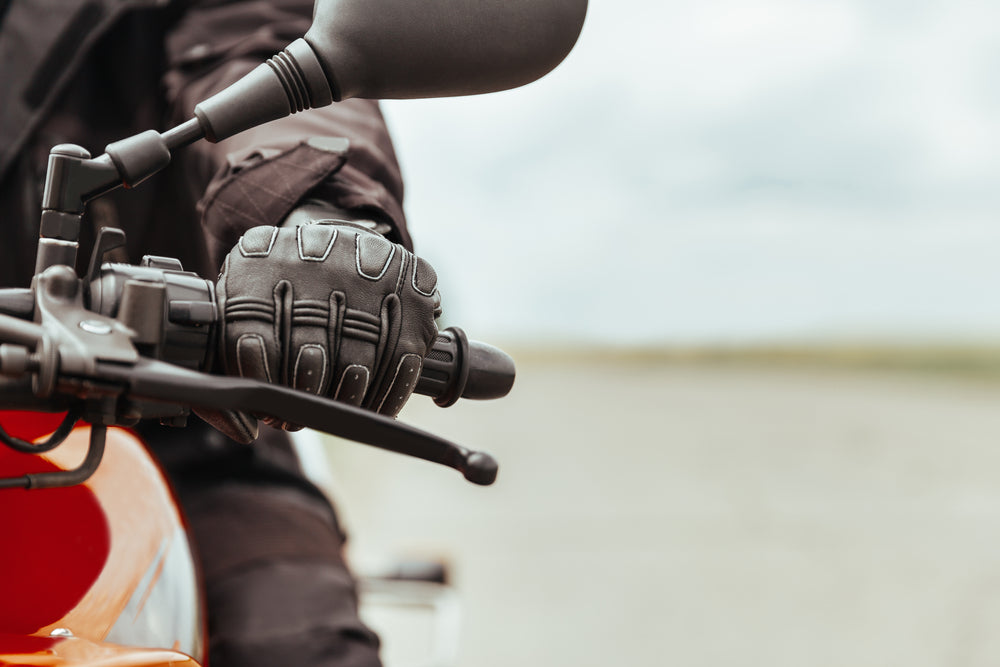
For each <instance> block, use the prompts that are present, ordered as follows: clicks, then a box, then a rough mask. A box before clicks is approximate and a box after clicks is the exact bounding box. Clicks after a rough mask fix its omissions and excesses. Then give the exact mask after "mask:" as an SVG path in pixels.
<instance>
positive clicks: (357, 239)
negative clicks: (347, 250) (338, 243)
mask: <svg viewBox="0 0 1000 667" xmlns="http://www.w3.org/2000/svg"><path fill="white" fill-rule="evenodd" d="M395 255H396V245H395V244H393V245H392V246H391V247H390V250H389V257H388V258H387V259H386V260H385V265H384V266H383V267H382V272H381V273H379V274H378V275H377V276H370V275H368V274H367V273H365V272H364V270H363V269H362V268H361V234H355V235H354V262H355V264H356V265H357V267H358V274H359V275H360V276H361V277H362V278H367V279H368V280H381V279H382V277H383V276H385V273H386V271H388V270H389V264H391V263H392V258H393V257H394V256H395Z"/></svg>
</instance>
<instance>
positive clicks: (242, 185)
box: [233, 179, 287, 220]
mask: <svg viewBox="0 0 1000 667" xmlns="http://www.w3.org/2000/svg"><path fill="white" fill-rule="evenodd" d="M233 185H235V186H236V188H237V189H238V190H239V191H240V194H241V195H243V197H242V198H241V199H242V201H244V202H248V203H250V204H251V205H252V206H253V207H254V208H255V209H256V210H257V214H258V215H259V216H260V219H261V220H266V219H267V212H266V211H264V209H263V208H262V207H261V206H260V204H258V203H257V202H256V201H254V198H253V197H252V196H250V190H249V189H248V188H247V183H246V182H245V179H236V182H235V183H234V184H233ZM255 189H259V190H263V191H264V192H267V194H269V195H272V196H274V197H280V195H279V193H277V192H269V191H268V190H267V189H266V188H263V187H257V188H255ZM286 196H287V195H286ZM248 217H249V216H248Z"/></svg>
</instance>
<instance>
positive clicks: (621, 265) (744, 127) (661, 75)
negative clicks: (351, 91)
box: [385, 0, 1000, 344]
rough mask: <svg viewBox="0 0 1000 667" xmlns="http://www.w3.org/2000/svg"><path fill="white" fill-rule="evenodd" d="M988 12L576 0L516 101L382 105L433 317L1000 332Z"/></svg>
mask: <svg viewBox="0 0 1000 667" xmlns="http://www.w3.org/2000/svg"><path fill="white" fill-rule="evenodd" d="M998 23H1000V5H996V4H994V3H989V2H986V0H983V1H981V2H967V1H962V0H948V1H947V2H946V1H944V0H933V1H920V0H909V1H907V2H897V1H894V0H878V1H877V2H871V1H870V0H869V1H861V0H841V1H838V2H823V1H821V0H809V1H806V0H801V1H796V0H699V1H698V2H672V1H652V0H619V1H616V2H613V1H612V0H591V3H590V9H589V13H588V17H587V22H586V25H585V27H584V31H583V34H582V36H581V38H580V41H579V43H578V44H577V47H576V49H575V50H574V51H573V53H571V54H570V56H569V58H568V59H567V60H566V61H565V62H564V63H563V64H562V65H561V66H560V67H559V68H557V69H556V70H555V71H554V72H553V73H552V74H550V75H549V76H547V77H545V78H543V79H542V80H540V81H538V82H535V83H533V84H530V85H529V86H526V87H524V88H522V89H519V90H516V91H509V92H505V93H498V94H494V95H487V96H481V97H476V98H465V99H450V100H427V101H405V102H390V103H386V104H385V110H386V113H387V116H388V117H389V121H390V125H391V127H392V129H393V131H394V134H395V138H396V143H397V150H398V152H399V154H400V159H401V161H402V164H403V168H404V172H405V176H406V179H407V187H408V192H407V210H408V213H409V216H410V224H411V228H412V231H413V233H414V237H415V238H416V241H417V246H418V251H419V252H420V253H421V254H422V255H424V256H425V257H427V258H428V259H429V260H430V261H431V262H432V263H433V264H434V265H435V267H436V268H437V269H438V273H439V275H440V277H441V287H442V292H443V295H444V299H445V302H444V303H445V311H446V314H447V315H449V318H448V319H449V321H450V322H452V323H456V324H459V325H461V326H464V327H466V328H467V329H468V330H469V331H470V333H471V334H472V335H474V336H478V337H482V338H492V339H497V340H505V341H510V340H518V341H522V340H527V341H532V340H534V341H542V342H552V341H560V340H571V341H574V342H593V341H605V342H623V343H647V344H648V343H691V342H697V343H703V342H709V343H712V342H746V341H757V340H764V341H771V340H815V339H830V338H833V339H871V338H888V339H927V338H948V339H967V340H976V341H982V340H987V339H989V338H990V337H994V338H997V340H1000V294H998V293H1000V188H998V187H997V181H998V179H1000V169H998V167H1000V88H998V86H997V83H996V81H997V72H998V71H1000V36H998V35H997V31H996V26H997V25H998Z"/></svg>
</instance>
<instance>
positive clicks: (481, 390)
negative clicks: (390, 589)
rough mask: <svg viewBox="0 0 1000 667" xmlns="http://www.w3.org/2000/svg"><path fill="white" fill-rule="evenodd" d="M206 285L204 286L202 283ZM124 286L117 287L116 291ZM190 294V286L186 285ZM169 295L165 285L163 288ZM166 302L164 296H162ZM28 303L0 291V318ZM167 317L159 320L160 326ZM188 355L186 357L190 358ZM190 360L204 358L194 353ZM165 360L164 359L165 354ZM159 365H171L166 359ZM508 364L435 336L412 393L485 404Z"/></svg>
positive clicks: (455, 332)
mask: <svg viewBox="0 0 1000 667" xmlns="http://www.w3.org/2000/svg"><path fill="white" fill-rule="evenodd" d="M205 282H206V283H207V282H208V281H205ZM123 284H124V282H119V283H118V285H119V287H120V286H121V285H123ZM187 289H188V290H190V282H189V283H188V284H187ZM168 291H169V286H168ZM168 299H169V296H168ZM98 301H99V303H95V304H94V306H95V310H98V311H99V312H102V313H103V314H105V315H108V316H112V317H114V316H117V315H118V302H119V301H120V292H119V293H118V294H116V295H115V297H114V298H113V299H109V300H108V301H104V300H103V299H99V300H98ZM33 308H34V300H33V295H32V292H31V290H30V289H24V288H7V289H0V315H9V316H12V318H13V317H16V318H19V319H20V320H30V319H31V318H32V316H33V312H34V311H33ZM172 319H173V318H170V317H167V318H164V319H163V321H164V323H165V324H166V323H168V322H170V320H172ZM4 331H5V334H6V336H5V337H6V338H7V340H6V341H5V342H10V343H19V344H28V345H30V344H32V343H33V341H35V340H37V339H39V338H40V336H41V329H40V327H38V325H35V324H29V323H28V322H14V321H13V319H7V320H6V324H5V326H4ZM190 356H191V355H190V354H188V357H189V358H190ZM194 356H195V357H201V358H204V357H205V356H206V355H204V354H198V355H194ZM168 357H169V355H168ZM165 361H173V360H172V359H170V358H166V359H165ZM514 377H515V367H514V360H513V359H512V358H511V357H510V355H508V354H507V353H506V352H504V351H503V350H500V349H499V348H496V347H494V346H492V345H489V344H487V343H483V342H480V341H476V340H469V338H468V337H467V336H466V335H465V332H464V331H463V330H462V329H460V328H458V327H449V328H447V329H445V330H444V331H441V332H440V333H439V334H438V336H437V338H436V339H435V341H434V344H433V346H432V347H431V350H430V352H429V353H428V354H427V356H426V357H425V358H424V363H423V369H422V371H421V374H420V379H419V380H418V381H417V386H416V388H415V389H414V393H417V394H421V395H423V396H429V397H430V398H432V399H433V400H434V402H435V403H437V404H438V405H439V406H441V407H448V406H450V405H453V404H454V403H455V402H456V401H457V400H458V399H459V398H465V399H471V400H489V399H495V398H502V397H504V396H506V395H507V394H508V393H509V392H510V390H511V387H513V385H514Z"/></svg>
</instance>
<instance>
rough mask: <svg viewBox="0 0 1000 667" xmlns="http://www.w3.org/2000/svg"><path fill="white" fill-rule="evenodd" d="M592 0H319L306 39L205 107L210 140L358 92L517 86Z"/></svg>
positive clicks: (200, 111)
mask: <svg viewBox="0 0 1000 667" xmlns="http://www.w3.org/2000/svg"><path fill="white" fill-rule="evenodd" d="M586 13H587V0H316V10H315V14H314V16H313V24H312V26H311V27H310V28H309V31H308V32H307V33H306V35H305V37H304V38H303V39H298V40H295V41H294V42H292V44H290V45H289V46H288V48H287V49H285V50H284V51H283V52H282V53H279V54H278V55H276V56H275V57H274V58H271V59H270V60H268V61H267V63H266V64H265V65H261V66H259V67H258V68H257V69H255V70H253V71H252V72H250V73H249V74H247V75H246V76H245V77H243V78H242V79H240V80H239V81H237V82H236V83H234V84H233V85H232V86H230V87H229V88H226V89H225V90H223V91H222V92H220V93H218V94H217V95H214V96H212V97H211V98H209V99H207V100H205V101H204V102H202V103H200V104H199V105H198V106H196V107H195V116H197V118H198V124H199V126H200V132H201V133H203V135H204V136H205V137H206V138H207V139H208V140H209V141H221V140H222V139H225V138H226V137H231V136H232V135H234V134H236V133H238V132H242V131H243V130H246V129H249V128H251V127H255V126H257V125H260V124H262V123H265V122H268V121H271V120H276V119H278V118H283V117H284V116H287V115H289V114H291V113H295V112H297V111H302V110H304V109H309V108H314V107H321V106H326V105H327V104H330V102H332V101H340V100H344V99H348V98H351V97H366V98H375V99H405V98H418V97H446V96H451V95H474V94H478V93H489V92H495V91H500V90H506V89H508V88H516V87H517V86H522V85H524V84H526V83H530V82H531V81H534V80H535V79H538V78H539V77H541V76H543V75H544V74H546V73H547V72H549V71H550V70H551V69H552V68H554V67H555V66H556V65H558V64H559V63H560V62H561V61H562V60H563V58H565V57H566V54H568V53H569V51H570V49H572V48H573V45H574V44H575V43H576V39H577V37H578V36H579V34H580V30H581V29H582V28H583V19H584V16H585V15H586Z"/></svg>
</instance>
